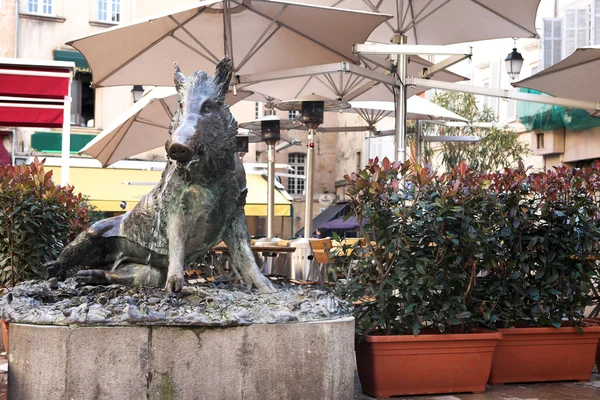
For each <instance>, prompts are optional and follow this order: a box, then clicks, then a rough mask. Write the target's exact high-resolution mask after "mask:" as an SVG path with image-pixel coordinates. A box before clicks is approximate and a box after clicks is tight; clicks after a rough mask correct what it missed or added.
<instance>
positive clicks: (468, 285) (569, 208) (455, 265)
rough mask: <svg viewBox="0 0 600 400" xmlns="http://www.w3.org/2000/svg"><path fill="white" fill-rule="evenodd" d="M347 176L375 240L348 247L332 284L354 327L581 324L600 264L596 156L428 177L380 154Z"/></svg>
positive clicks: (393, 330)
mask: <svg viewBox="0 0 600 400" xmlns="http://www.w3.org/2000/svg"><path fill="white" fill-rule="evenodd" d="M345 178H346V180H347V181H348V183H349V190H348V195H349V196H350V199H351V200H350V202H351V207H352V210H353V213H354V214H355V215H356V217H357V219H358V221H359V222H362V223H363V224H364V227H363V228H362V229H363V230H362V236H363V238H364V239H365V241H366V242H367V243H368V242H370V241H372V242H371V244H370V245H367V246H366V247H361V246H358V245H355V246H354V248H353V249H352V253H351V256H350V259H351V260H353V261H354V265H355V267H354V268H351V269H349V271H351V273H350V274H349V276H346V279H345V280H341V281H339V282H338V290H339V293H340V294H341V295H343V296H346V297H347V298H349V299H352V300H354V301H355V302H356V304H358V307H357V315H356V318H357V327H358V330H359V332H360V333H362V334H367V333H372V332H383V333H386V334H408V333H413V334H415V335H417V334H419V332H420V331H421V330H423V329H425V328H433V329H436V330H439V331H442V332H445V331H468V330H469V329H471V328H472V327H475V326H481V325H484V326H488V327H508V326H515V325H527V326H560V325H561V324H565V323H566V324H569V325H574V326H580V325H581V324H582V323H583V310H584V307H585V306H586V305H588V304H589V303H590V300H591V294H590V290H591V287H592V285H593V284H595V283H597V280H598V276H599V272H600V268H599V263H598V257H599V247H598V243H599V241H600V212H599V211H600V210H599V208H598V206H599V197H598V190H599V188H600V163H595V164H594V165H593V166H591V167H585V168H581V169H571V168H567V167H560V168H555V169H554V170H553V171H549V172H547V173H530V171H528V170H526V169H525V168H524V167H523V166H522V165H521V166H520V167H519V168H517V169H505V170H504V171H502V172H497V173H479V172H476V171H474V170H471V169H469V168H468V167H467V165H466V164H464V163H461V164H460V165H457V166H455V167H454V168H453V169H452V170H451V171H450V172H448V173H446V174H443V175H441V176H436V175H435V174H434V173H432V171H430V170H429V169H427V168H423V167H421V166H419V165H411V164H410V163H409V162H407V163H405V164H404V165H402V164H400V163H392V162H390V161H389V160H388V159H387V158H386V159H384V160H382V162H381V163H379V160H378V159H375V160H372V161H370V162H369V164H368V165H367V166H366V167H365V168H364V169H363V170H361V171H360V172H358V173H353V174H351V175H346V177H345ZM344 269H345V268H344Z"/></svg>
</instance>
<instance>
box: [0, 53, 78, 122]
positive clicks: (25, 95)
mask: <svg viewBox="0 0 600 400" xmlns="http://www.w3.org/2000/svg"><path fill="white" fill-rule="evenodd" d="M73 71H74V64H73V63H65V62H57V61H45V60H20V59H0V126H15V127H16V126H22V127H47V128H60V127H62V123H63V113H64V108H63V101H62V100H63V99H64V97H65V96H68V95H69V85H70V82H71V76H72V73H73Z"/></svg>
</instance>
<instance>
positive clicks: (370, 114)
mask: <svg viewBox="0 0 600 400" xmlns="http://www.w3.org/2000/svg"><path fill="white" fill-rule="evenodd" d="M350 105H351V106H352V108H350V109H348V111H351V112H356V113H358V114H359V115H360V116H361V117H362V118H363V119H364V120H365V121H366V122H367V123H370V122H372V121H375V123H377V122H379V120H381V119H383V118H385V117H394V116H395V108H396V107H395V104H394V102H391V101H351V102H350ZM406 119H411V120H440V121H460V122H468V120H467V119H466V118H464V117H461V116H460V115H458V114H456V113H454V112H452V111H450V110H447V109H445V108H444V107H441V106H438V105H437V104H435V103H432V102H430V101H428V100H425V99H424V98H422V97H419V96H413V97H411V98H410V99H408V100H407V101H406Z"/></svg>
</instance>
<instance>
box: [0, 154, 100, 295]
mask: <svg viewBox="0 0 600 400" xmlns="http://www.w3.org/2000/svg"><path fill="white" fill-rule="evenodd" d="M89 223H90V215H89V208H88V207H87V206H86V204H85V202H84V200H83V198H82V196H81V194H78V195H75V194H74V192H73V187H72V186H67V187H61V186H58V185H55V184H54V182H53V181H52V171H48V172H45V171H44V161H41V162H40V161H39V160H38V159H37V158H35V159H34V161H33V163H32V164H31V165H29V166H26V165H17V166H10V165H9V166H0V284H1V285H3V286H6V285H10V286H14V284H15V283H17V282H19V281H23V280H27V279H33V278H41V277H43V271H41V270H40V266H41V264H42V263H44V262H46V261H50V260H54V259H56V258H57V257H58V255H59V254H60V252H61V250H62V249H63V247H64V245H65V244H66V243H68V242H69V241H70V240H72V239H74V238H75V236H77V234H78V233H79V232H81V231H83V230H84V229H86V228H87V227H88V225H89Z"/></svg>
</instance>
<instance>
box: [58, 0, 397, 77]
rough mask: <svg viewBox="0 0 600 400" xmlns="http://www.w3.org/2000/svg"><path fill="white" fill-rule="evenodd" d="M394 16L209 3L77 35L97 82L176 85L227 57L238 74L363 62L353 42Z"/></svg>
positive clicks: (262, 3) (233, 1)
mask: <svg viewBox="0 0 600 400" xmlns="http://www.w3.org/2000/svg"><path fill="white" fill-rule="evenodd" d="M389 18H390V16H386V15H381V14H374V13H371V12H357V11H346V10H342V9H332V8H329V7H319V6H311V5H306V4H297V3H289V2H285V1H271V0H252V1H243V0H207V1H201V2H198V3H195V4H192V5H187V6H185V7H180V8H177V9H174V10H171V11H169V12H166V13H162V14H159V15H156V16H153V17H150V18H145V19H143V20H140V21H135V22H131V23H127V24H123V25H119V26H116V27H114V28H110V29H107V30H105V31H102V32H99V33H96V34H92V35H88V36H85V37H83V38H80V39H75V40H72V41H70V42H68V43H67V44H69V45H71V46H73V47H74V48H76V49H77V50H79V51H80V52H81V53H82V54H83V55H84V56H85V58H86V60H87V62H88V64H89V65H90V67H91V69H92V71H93V75H94V86H96V87H100V86H116V85H134V84H135V85H153V86H171V85H173V62H175V61H176V62H177V63H178V64H179V66H180V67H181V69H182V70H184V71H195V70H199V69H201V70H205V71H213V70H214V66H215V65H216V64H217V62H218V61H219V60H220V59H221V58H222V57H223V56H225V55H227V56H229V57H231V59H232V61H233V67H234V75H237V74H248V73H257V72H264V71H272V70H279V69H285V68H296V67H303V66H308V65H314V64H319V63H330V62H338V61H348V62H351V63H358V61H359V59H358V57H357V56H356V55H354V54H353V53H352V44H353V43H359V42H363V41H364V40H366V38H367V37H368V36H369V34H370V33H371V32H372V31H373V30H374V29H375V27H377V26H378V25H379V24H381V23H382V22H384V21H386V20H387V19H389Z"/></svg>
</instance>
